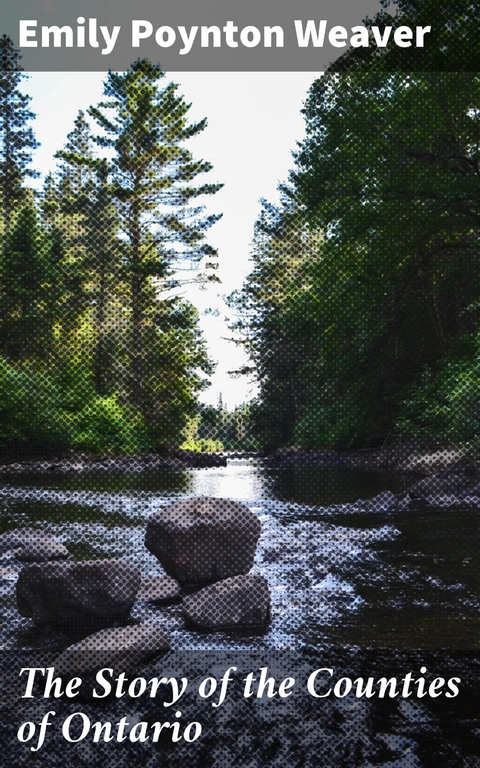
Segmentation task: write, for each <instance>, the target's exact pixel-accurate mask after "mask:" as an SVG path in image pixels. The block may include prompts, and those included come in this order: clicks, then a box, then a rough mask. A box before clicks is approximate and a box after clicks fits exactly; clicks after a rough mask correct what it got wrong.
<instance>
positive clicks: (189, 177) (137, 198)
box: [89, 60, 221, 408]
mask: <svg viewBox="0 0 480 768" xmlns="http://www.w3.org/2000/svg"><path fill="white" fill-rule="evenodd" d="M163 76H164V73H163V72H162V70H161V69H160V67H159V66H158V65H154V64H152V63H150V62H149V61H146V60H139V61H137V62H135V63H134V64H133V65H132V66H131V68H130V70H128V71H127V72H125V73H115V72H109V74H108V78H107V80H106V83H105V96H106V97H107V99H108V100H107V101H104V102H102V103H101V104H99V105H98V106H97V107H96V108H91V109H90V110H89V113H90V114H91V115H92V116H93V117H94V119H95V120H96V121H97V123H98V125H99V126H100V128H101V129H102V130H103V135H102V136H101V137H99V138H98V139H97V140H98V143H99V144H100V145H101V146H103V147H108V148H111V149H113V151H114V153H115V154H114V157H113V160H112V174H113V179H114V194H115V196H116V199H117V201H118V209H119V213H120V221H121V227H122V231H123V234H124V236H125V238H126V242H127V249H126V253H125V256H126V260H127V269H128V271H129V274H130V309H131V322H132V335H131V400H132V402H133V404H134V405H135V406H137V407H140V408H142V407H143V379H144V369H145V363H146V348H145V328H146V326H147V325H148V317H149V315H150V316H151V315H152V314H155V311H154V307H155V296H156V293H157V288H155V286H158V284H159V283H160V284H163V285H164V284H165V281H166V280H167V278H169V277H171V274H172V268H173V266H175V265H178V263H179V261H180V260H183V259H190V260H194V261H199V260H200V259H201V258H202V257H204V256H215V255H216V251H215V249H213V248H212V247H211V246H209V245H207V244H206V243H204V235H205V232H206V230H207V229H208V228H209V227H210V226H211V225H212V224H213V223H214V222H215V221H217V219H218V218H219V216H216V215H210V216H203V215H202V214H203V210H204V207H203V206H194V207H192V208H191V207H189V203H190V202H191V201H194V200H195V199H196V198H198V197H199V196H201V195H211V194H213V193H215V192H217V191H218V190H219V189H220V187H221V185H219V184H208V183H206V184H201V185H199V186H194V185H192V184H191V182H192V181H193V180H194V179H195V178H196V176H198V175H199V174H202V173H205V172H207V171H209V170H210V169H211V165H210V163H208V162H205V161H203V160H200V161H197V160H194V158H193V156H192V155H191V153H190V152H189V150H188V149H186V148H185V146H184V142H185V141H186V140H187V139H189V138H192V137H193V136H196V135H197V134H198V133H199V132H200V131H202V130H203V128H204V127H205V125H206V120H202V121H200V122H199V123H196V124H193V125H188V123H187V115H188V110H189V105H188V104H186V103H185V101H184V99H183V98H182V97H181V96H178V95H177V93H176V89H177V86H176V85H174V84H173V83H170V84H169V85H167V86H166V87H164V88H161V87H160V86H159V81H160V79H161V78H162V77H163Z"/></svg>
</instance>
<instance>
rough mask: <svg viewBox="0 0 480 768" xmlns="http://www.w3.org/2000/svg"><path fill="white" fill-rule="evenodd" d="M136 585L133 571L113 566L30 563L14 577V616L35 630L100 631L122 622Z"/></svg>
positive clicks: (137, 576) (115, 563)
mask: <svg viewBox="0 0 480 768" xmlns="http://www.w3.org/2000/svg"><path fill="white" fill-rule="evenodd" d="M140 580H141V576H140V572H139V570H138V569H137V568H135V567H134V566H132V565H129V564H128V563H121V562H119V561H117V560H87V561H85V562H81V563H36V564H34V565H28V566H26V567H25V568H23V570H22V571H21V572H20V576H19V577H18V581H17V605H18V610H19V611H20V613H21V614H22V616H29V617H30V618H32V619H33V621H34V622H35V623H36V624H52V623H62V624H72V625H77V626H78V625H86V626H91V625H92V626H97V627H105V626H109V625H111V624H113V623H115V622H116V621H124V620H125V619H126V618H127V617H128V615H129V613H130V609H131V607H132V605H133V603H134V601H135V596H136V594H137V591H138V588H139V586H140Z"/></svg>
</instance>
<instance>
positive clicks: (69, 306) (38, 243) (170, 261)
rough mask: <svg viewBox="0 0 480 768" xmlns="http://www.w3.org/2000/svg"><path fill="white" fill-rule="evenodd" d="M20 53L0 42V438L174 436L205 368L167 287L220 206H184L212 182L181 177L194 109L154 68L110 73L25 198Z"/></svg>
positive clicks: (53, 442) (84, 444) (47, 440)
mask: <svg viewBox="0 0 480 768" xmlns="http://www.w3.org/2000/svg"><path fill="white" fill-rule="evenodd" d="M18 59H19V55H18V51H16V50H15V49H14V47H13V46H12V44H11V41H9V40H8V39H7V38H3V39H2V40H0V63H2V67H3V68H2V71H1V72H0V172H1V173H0V175H1V178H0V216H1V217H2V221H3V233H4V234H8V237H4V238H3V243H2V249H1V251H0V355H2V356H3V357H2V358H1V360H2V365H3V366H4V367H3V369H2V371H3V373H2V377H3V378H2V385H1V392H0V394H2V395H3V399H2V402H1V403H0V408H1V409H2V415H3V417H4V419H3V424H2V427H0V430H2V431H0V450H3V451H5V452H7V453H8V451H9V450H14V449H15V450H16V447H17V446H21V447H22V450H25V451H26V450H28V451H30V452H35V451H36V452H39V451H40V452H41V451H42V450H55V448H57V449H58V450H63V449H64V448H65V447H67V446H71V447H73V448H75V449H81V450H86V451H91V452H101V451H110V452H113V453H118V452H138V451H143V450H148V449H150V448H152V447H155V448H158V447H160V446H162V445H176V444H178V443H179V442H181V440H182V439H183V432H184V429H185V426H186V424H187V421H188V420H189V419H191V418H192V417H193V416H194V415H195V414H196V412H197V408H198V403H197V395H198V393H199V392H200V391H201V390H202V389H203V388H204V387H205V386H206V383H207V382H206V379H205V377H206V376H208V374H209V373H211V371H212V365H211V362H210V360H209V359H208V355H207V352H206V346H205V343H204V341H203V339H202V336H201V333H200V330H199V326H198V313H197V312H196V310H195V309H194V307H193V306H192V305H191V304H189V302H187V301H185V300H183V299H181V298H175V297H174V296H173V295H172V294H173V292H172V288H173V287H176V286H177V285H178V283H177V282H176V281H175V279H174V271H175V270H176V268H177V267H178V264H179V262H180V261H181V260H182V259H188V260H189V261H197V262H198V261H200V260H201V259H203V257H208V258H212V257H214V256H215V255H216V252H215V249H213V248H212V247H210V246H209V245H208V244H206V243H205V242H204V236H205V232H206V231H207V229H208V228H209V227H210V226H211V224H213V223H214V222H215V221H216V220H217V219H218V218H219V217H218V216H202V212H203V206H201V205H199V206H191V205H189V204H190V203H191V202H192V201H194V200H195V199H196V198H197V197H198V196H201V195H206V194H213V193H214V192H216V191H217V190H218V189H219V188H220V186H221V185H218V184H208V183H207V184H199V185H196V186H195V184H194V183H193V182H194V180H195V179H196V177H197V176H198V175H199V174H203V173H205V172H207V171H209V170H210V168H211V166H210V164H209V163H207V162H204V161H196V160H195V159H194V158H193V156H192V155H191V153H190V152H189V151H188V150H187V149H186V148H185V142H186V141H187V140H188V139H189V138H190V137H193V136H195V135H196V134H197V133H199V132H200V131H201V130H203V128H204V126H205V121H201V122H200V123H197V124H195V125H188V121H187V117H188V110H189V106H188V105H187V104H186V103H185V101H184V100H183V98H182V97H181V96H178V95H177V94H176V86H174V85H173V84H169V85H166V86H165V87H163V88H161V87H160V86H159V81H160V80H161V78H163V76H164V75H163V73H162V71H161V70H160V69H159V67H158V66H154V65H152V64H150V63H149V62H147V61H143V62H136V63H135V64H134V65H132V67H131V69H130V70H129V71H128V72H126V73H123V74H118V73H117V74H116V73H109V75H108V76H107V80H106V83H105V95H106V97H107V98H108V101H107V102H104V103H102V104H101V105H99V106H98V107H97V108H93V107H92V109H91V110H90V114H91V115H92V116H93V117H94V119H95V120H96V122H97V124H98V125H99V126H100V128H101V130H102V136H101V137H94V136H93V135H92V132H91V129H90V125H89V123H88V120H87V118H86V117H85V115H84V114H83V113H79V115H78V116H77V118H76V120H75V123H74V127H73V130H72V131H71V132H70V133H69V134H68V136H67V142H66V145H65V147H64V149H63V150H61V151H60V152H59V153H58V154H57V157H58V159H59V161H60V163H59V166H58V168H57V171H56V173H52V174H49V176H48V177H47V179H46V181H45V184H44V188H43V191H42V193H41V195H39V196H35V195H34V193H33V192H32V191H31V190H28V189H26V187H25V186H24V182H25V178H26V177H27V176H28V174H29V170H28V163H29V160H30V151H31V150H32V149H33V148H34V147H35V146H36V142H35V140H34V138H33V133H32V132H31V129H30V128H28V127H27V123H28V121H29V120H30V119H31V118H32V117H33V114H32V113H30V112H29V111H28V109H27V104H28V98H27V97H23V96H22V95H21V94H20V93H19V91H18V85H19V83H20V80H21V73H19V71H18ZM104 148H107V151H106V152H105V156H102V154H101V153H102V152H103V149H104ZM2 153H3V154H2ZM211 266H215V264H214V263H213V262H211ZM9 388H12V390H13V391H12V392H9ZM7 392H8V395H7ZM37 400H38V401H37ZM200 442H201V441H200Z"/></svg>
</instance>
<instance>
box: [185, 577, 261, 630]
mask: <svg viewBox="0 0 480 768" xmlns="http://www.w3.org/2000/svg"><path fill="white" fill-rule="evenodd" d="M183 611H184V615H185V618H186V620H187V622H188V623H189V624H192V625H193V626H195V627H199V628H201V629H208V630H215V629H242V628H248V627H258V628H260V627H266V626H267V624H268V622H269V618H270V591H269V588H268V582H267V580H266V579H265V578H264V577H263V576H255V575H252V574H247V575H241V576H234V577H232V578H230V579H225V581H221V582H219V583H217V584H211V585H210V586H208V587H204V588H203V589H201V590H200V591H199V592H195V593H194V594H193V595H189V596H188V597H186V598H185V600H184V601H183Z"/></svg>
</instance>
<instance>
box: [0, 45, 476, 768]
mask: <svg viewBox="0 0 480 768" xmlns="http://www.w3.org/2000/svg"><path fill="white" fill-rule="evenodd" d="M0 56H1V60H2V68H1V70H0V118H1V121H0V136H1V142H0V233H1V238H2V239H1V245H2V250H1V259H0V280H1V285H0V415H1V419H0V458H1V464H0V475H1V478H2V485H1V487H0V506H1V510H2V517H1V521H0V525H1V529H0V615H1V618H2V627H1V630H0V631H1V644H2V657H1V664H2V686H3V695H2V698H1V703H0V712H1V716H2V717H1V719H2V726H1V728H2V731H1V733H0V757H1V760H2V761H3V763H4V764H5V765H6V766H7V765H8V766H19V767H20V768H23V766H25V767H26V768H27V766H37V765H38V766H40V765H46V766H52V767H53V768H56V767H57V766H68V767H69V768H70V767H71V768H76V767H77V766H78V767H79V768H80V767H81V766H89V768H97V766H98V768H100V766H114V765H115V766H117V767H118V768H121V767H122V766H127V765H128V766H133V767H134V768H135V766H138V767H139V768H141V767H143V766H145V768H154V767H155V766H172V767H175V766H177V765H178V766H180V765H182V766H183V765H191V766H195V767H196V766H198V768H203V766H205V768H210V766H211V767H212V768H227V767H229V766H232V767H233V766H240V767H241V768H247V767H248V768H250V767H252V768H256V766H258V767H259V768H260V767H261V766H272V767H273V766H274V767H275V768H276V767H277V766H278V768H280V767H281V768H284V767H285V766H292V768H297V767H298V768H310V767H311V768H314V767H320V766H322V767H323V766H325V767H326V768H327V767H329V766H340V767H342V768H343V766H345V768H348V767H349V766H358V767H359V768H370V767H371V766H379V767H380V768H420V767H422V766H424V768H430V767H431V766H437V765H439V766H454V767H455V766H458V767H459V768H460V766H462V768H475V766H478V765H479V764H480V763H479V760H480V752H479V739H478V736H479V723H478V719H477V709H476V707H477V704H478V647H479V639H480V636H479V632H478V609H479V607H480V603H479V587H478V561H477V559H476V557H477V556H478V552H477V550H478V512H479V509H480V462H479V459H478V445H479V443H478V440H479V428H480V427H479V424H480V422H479V415H480V411H479V397H478V396H479V382H480V379H479V355H478V349H479V346H478V344H479V335H478V309H479V304H478V302H479V277H480V275H479V267H478V264H479V262H478V234H479V233H478V176H479V160H480V157H479V135H480V132H479V126H480V93H479V84H480V79H479V78H478V76H477V75H476V74H471V73H470V74H466V73H464V72H460V73H456V72H450V71H444V72H441V73H432V72H423V73H413V74H412V73H410V74H404V73H403V74H399V73H388V72H381V73H379V71H378V70H377V69H375V67H374V66H366V67H365V68H364V70H362V72H361V74H360V73H359V72H357V71H356V70H355V68H353V71H352V72H349V73H346V74H331V73H330V74H327V75H326V76H325V77H324V78H319V79H318V80H316V81H315V82H314V83H313V84H312V88H311V90H310V93H309V96H308V99H307V102H306V103H305V108H304V115H305V121H306V128H307V131H306V137H305V139H304V141H303V142H302V143H301V144H300V145H299V147H298V149H297V151H296V152H295V154H294V157H293V160H292V162H293V169H292V172H291V174H290V177H289V179H288V181H287V182H286V183H285V184H284V185H282V186H281V188H280V201H279V203H277V204H271V203H269V202H268V201H263V202H262V208H261V213H260V215H259V218H258V221H257V222H256V225H255V229H254V237H253V242H252V254H251V271H250V274H249V275H248V276H247V278H246V280H245V283H244V286H243V287H242V288H241V289H239V290H238V291H237V292H236V293H235V294H234V295H232V296H231V297H230V299H229V303H230V307H231V309H232V312H233V313H234V314H235V321H234V327H233V329H232V330H233V332H234V333H235V334H236V335H237V337H238V339H239V340H240V341H241V343H243V344H244V345H245V347H246V349H247V351H248V353H249V355H250V360H251V369H249V370H250V372H251V371H252V370H253V371H254V372H255V375H256V377H257V380H258V383H259V396H258V398H257V400H255V401H254V402H252V403H247V404H244V405H243V406H239V407H238V408H236V409H234V410H233V411H229V410H228V409H227V408H226V407H225V406H224V405H223V402H222V401H220V402H219V403H218V406H217V407H212V406H205V405H201V404H200V400H199V396H200V394H201V392H202V390H203V389H204V388H205V386H206V382H207V380H208V376H209V375H210V373H211V372H212V370H213V362H212V360H210V358H209V355H208V353H207V348H206V344H205V341H204V339H203V338H202V335H201V332H200V328H199V319H198V312H197V310H196V309H195V307H194V306H193V305H192V303H191V302H190V301H189V300H188V299H187V298H186V296H185V292H186V290H187V289H186V286H187V285H188V284H189V282H190V281H192V280H193V281H195V283H196V284H199V285H201V286H202V287H204V288H207V287H208V284H209V283H212V284H213V283H215V282H216V281H217V278H216V269H217V252H216V249H215V248H214V247H213V246H212V245H210V244H209V242H208V238H207V234H208V232H209V230H210V227H211V226H213V225H214V224H215V223H216V221H217V220H218V219H219V217H220V212H215V213H211V212H210V211H211V209H210V207H208V208H207V207H206V203H205V201H206V200H208V199H209V198H210V197H212V196H213V200H215V197H214V196H215V194H216V193H217V192H218V191H219V189H220V188H221V186H222V185H221V182H220V181H218V180H216V179H215V178H214V175H212V173H214V171H213V169H212V167H211V165H210V163H209V162H208V160H203V159H201V158H197V157H196V156H195V154H194V152H193V151H190V147H191V145H192V144H193V142H190V139H193V138H194V137H195V136H196V135H198V134H199V133H200V132H201V131H203V130H204V129H205V130H206V129H207V128H206V121H205V120H201V121H199V122H198V123H193V122H192V121H190V119H189V105H188V104H186V102H185V101H184V99H183V97H182V96H181V95H180V94H179V92H178V88H177V87H176V86H175V85H174V84H172V83H169V82H168V78H166V76H165V74H164V73H163V72H162V71H161V69H160V67H159V66H157V65H155V64H152V63H151V62H149V61H147V60H138V61H137V62H135V63H134V64H132V66H131V68H130V69H129V70H128V71H126V72H112V71H111V72H109V73H108V74H107V75H106V78H105V93H104V100H103V101H102V102H101V103H100V104H97V105H92V107H91V108H90V109H89V110H88V112H86V113H80V114H79V115H78V116H77V118H76V120H75V123H74V126H73V128H72V131H71V133H70V134H69V135H68V137H67V139H66V143H65V146H64V148H63V149H62V150H60V151H59V152H58V155H57V160H58V165H57V166H56V167H55V168H54V169H52V173H51V174H50V175H49V176H48V177H47V178H46V179H45V183H44V185H43V188H42V191H41V192H39V193H36V192H34V191H33V190H32V189H30V188H29V186H28V177H29V176H31V175H32V173H33V171H32V169H31V167H30V162H31V152H32V151H33V150H34V149H35V146H36V141H35V138H34V135H33V131H32V129H31V120H32V118H33V115H32V114H31V113H30V111H29V107H28V98H27V97H25V96H23V95H22V92H21V84H22V73H21V72H20V71H19V70H18V66H17V65H18V52H16V51H15V49H14V47H12V44H11V41H9V40H8V38H5V37H4V38H2V39H1V40H0ZM347 63H348V62H347ZM246 372H249V371H246ZM22 670H23V672H22ZM99 670H103V673H102V674H101V675H100V678H98V673H99ZM74 678H75V679H77V678H78V680H79V682H78V684H77V683H75V684H72V680H73V679H74ZM69 685H70V687H69ZM72 685H73V688H72ZM77 689H78V690H77ZM42 722H43V726H41V725H40V724H41V723H42ZM42 728H43V730H42ZM40 742H41V743H40Z"/></svg>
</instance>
